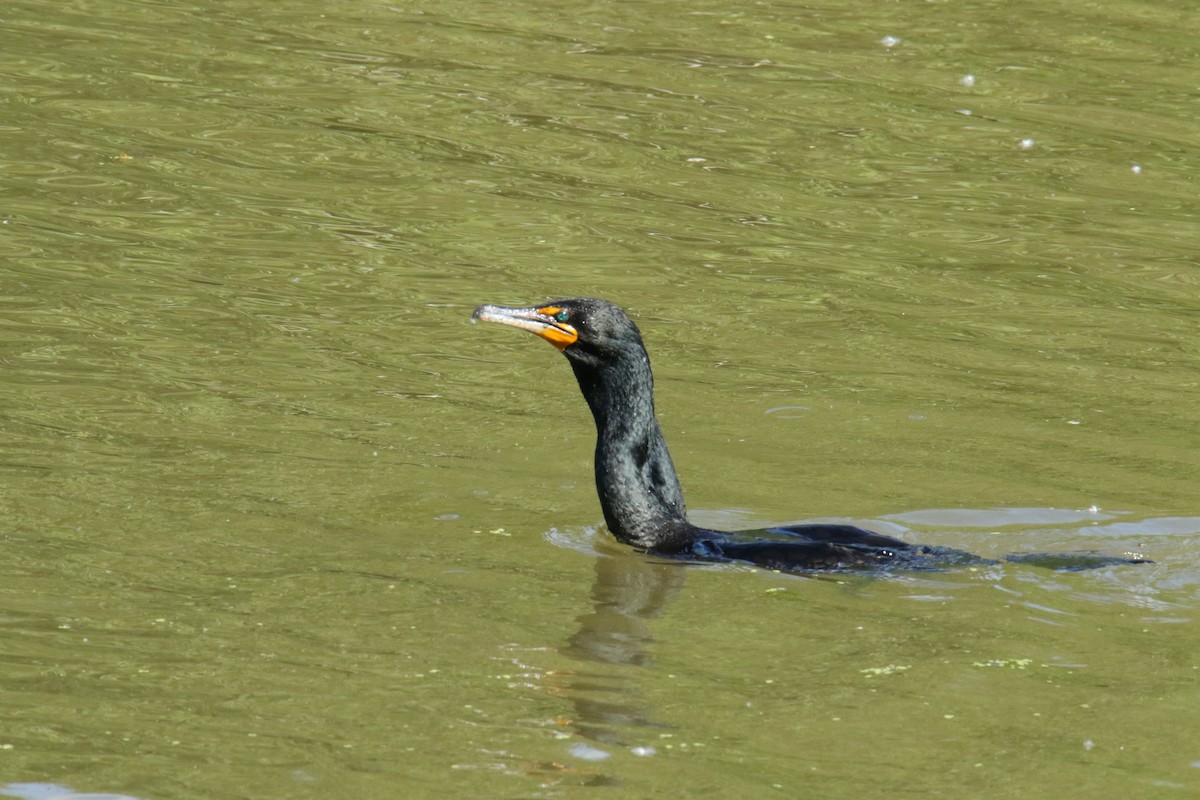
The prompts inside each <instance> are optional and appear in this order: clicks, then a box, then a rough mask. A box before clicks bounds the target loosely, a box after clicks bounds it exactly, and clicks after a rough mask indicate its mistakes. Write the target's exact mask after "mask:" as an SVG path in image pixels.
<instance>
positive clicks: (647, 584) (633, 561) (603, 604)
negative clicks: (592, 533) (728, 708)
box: [563, 553, 687, 747]
mask: <svg viewBox="0 0 1200 800" xmlns="http://www.w3.org/2000/svg"><path fill="white" fill-rule="evenodd" d="M595 565H596V566H595V569H596V581H595V583H594V584H593V586H592V610H591V611H590V612H588V613H586V614H583V615H581V616H580V617H579V619H578V622H579V630H578V631H577V632H576V633H575V634H574V635H573V636H571V638H570V640H569V642H568V645H567V647H566V648H564V650H563V652H564V653H565V654H566V655H568V656H570V657H571V658H574V659H576V660H578V661H580V662H583V663H584V665H585V666H584V667H582V668H580V669H579V670H578V671H577V672H575V673H574V675H573V676H572V678H571V679H570V680H569V681H568V685H567V686H566V687H565V689H566V691H565V692H564V694H565V695H566V696H567V697H568V698H569V699H570V700H571V702H572V703H573V705H574V707H575V714H574V720H573V723H574V726H575V728H576V732H577V733H578V734H579V735H580V736H583V737H585V738H587V739H589V740H592V741H594V742H601V743H604V744H611V745H619V746H622V747H629V746H641V745H643V744H644V742H632V741H629V740H628V736H629V732H630V729H631V728H654V729H659V730H665V729H666V726H665V725H662V724H660V723H657V722H655V721H654V720H653V709H651V708H649V707H648V706H647V704H646V702H645V701H644V699H643V697H642V691H641V688H640V686H639V682H640V681H639V677H640V676H641V674H642V673H640V672H639V671H637V669H631V668H648V667H651V666H652V658H651V655H650V653H649V648H650V646H651V645H652V644H653V643H654V636H653V634H651V632H650V630H649V626H648V625H647V622H648V621H649V620H651V619H655V618H657V617H659V616H661V615H662V613H663V611H664V610H665V609H666V607H667V605H668V604H669V603H670V601H671V599H672V598H673V597H674V596H675V595H676V594H677V593H678V591H679V589H680V587H681V586H683V581H684V576H685V571H686V569H687V567H686V565H684V564H679V563H669V562H668V563H662V562H656V561H653V560H651V559H649V558H647V557H646V556H645V555H642V554H628V555H627V554H625V553H622V554H620V555H611V556H606V555H601V556H600V557H599V558H597V559H596V561H595Z"/></svg>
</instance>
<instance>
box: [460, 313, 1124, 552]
mask: <svg viewBox="0 0 1200 800" xmlns="http://www.w3.org/2000/svg"><path fill="white" fill-rule="evenodd" d="M471 319H472V321H475V320H482V321H483V322H495V323H499V324H501V325H509V326H511V327H514V328H521V329H522V330H526V331H530V332H531V333H535V334H537V335H538V336H540V337H542V338H543V339H545V340H546V341H548V342H550V343H551V344H553V345H554V346H555V347H556V348H558V349H559V350H560V351H562V353H563V355H565V356H566V357H567V360H568V361H569V362H570V363H571V369H573V370H574V371H575V378H576V380H577V381H578V382H579V388H580V390H581V391H582V392H583V397H584V399H585V400H587V404H588V406H589V407H590V408H591V410H592V416H593V417H594V418H595V421H596V464H595V466H596V491H597V493H598V494H599V496H600V507H601V508H602V509H603V510H604V521H605V522H606V523H607V525H608V529H609V530H610V531H612V534H613V535H614V536H615V537H616V538H617V539H619V540H620V541H622V542H624V543H625V544H629V545H632V546H634V547H637V548H640V549H642V550H646V551H649V552H653V553H658V554H662V555H667V556H675V557H681V558H689V559H696V560H701V561H745V562H749V563H752V564H757V565H758V566H761V567H766V568H768V569H777V570H783V571H791V572H796V571H809V570H839V569H850V568H875V569H880V568H900V569H937V568H944V567H948V566H953V565H969V564H988V563H992V562H990V561H988V560H987V559H984V558H980V557H979V556H975V555H972V554H971V553H967V552H964V551H962V550H955V549H952V548H946V547H929V546H925V545H916V544H910V543H908V542H905V541H902V540H900V539H895V538H893V537H891V536H884V535H882V534H878V533H873V532H871V531H868V530H864V529H862V528H858V527H855V526H853V525H788V526H783V527H776V528H765V529H762V530H753V531H737V532H731V531H715V530H709V529H707V528H701V527H698V526H696V525H693V524H691V523H690V522H688V520H687V515H686V513H685V511H684V504H683V490H682V489H681V488H680V486H679V479H678V477H677V476H676V474H675V466H674V464H672V463H671V454H670V453H669V452H667V444H666V442H665V441H664V440H663V435H662V430H661V429H660V428H659V425H658V419H657V417H655V415H654V378H653V376H652V375H651V372H650V357H649V356H648V355H647V354H646V348H645V346H644V345H643V344H642V336H641V333H640V332H639V331H638V328H637V325H635V324H634V322H633V320H631V319H630V318H629V316H628V315H627V314H626V313H625V312H624V311H623V310H621V309H620V308H619V307H617V306H615V305H613V304H612V303H609V302H608V301H606V300H597V299H593V298H576V299H571V300H551V301H547V302H545V303H542V304H541V305H537V306H531V307H529V308H508V307H503V306H493V305H482V306H479V308H477V309H475V313H474V314H473V315H472V317H471ZM1018 558H1019V559H1020V560H1022V561H1023V562H1025V563H1038V559H1039V555H1025V556H1020V557H1018ZM1045 558H1046V559H1047V561H1046V563H1047V565H1048V566H1052V567H1054V568H1057V569H1089V568H1093V567H1099V566H1108V565H1111V564H1118V563H1133V562H1137V561H1140V560H1141V559H1130V558H1120V557H1108V556H1102V555H1099V554H1091V553H1081V554H1046V555H1045Z"/></svg>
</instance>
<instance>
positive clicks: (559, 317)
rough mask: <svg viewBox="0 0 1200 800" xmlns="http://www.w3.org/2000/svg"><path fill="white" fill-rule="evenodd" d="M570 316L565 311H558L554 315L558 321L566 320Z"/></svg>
mask: <svg viewBox="0 0 1200 800" xmlns="http://www.w3.org/2000/svg"><path fill="white" fill-rule="evenodd" d="M570 318H571V315H570V314H569V313H567V312H566V311H559V312H557V313H556V314H555V315H554V319H555V320H556V321H558V322H566V321H567V320H569V319H570Z"/></svg>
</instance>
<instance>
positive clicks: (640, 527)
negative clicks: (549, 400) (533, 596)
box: [571, 348, 691, 551]
mask: <svg viewBox="0 0 1200 800" xmlns="http://www.w3.org/2000/svg"><path fill="white" fill-rule="evenodd" d="M638 351H639V352H632V353H627V354H626V355H624V356H623V357H622V358H620V359H617V360H615V361H605V362H603V363H600V364H595V363H586V362H584V363H581V362H579V361H572V362H571V363H572V367H573V368H574V370H575V377H576V379H577V380H578V381H579V388H580V390H582V392H583V396H584V398H585V399H586V400H587V403H588V406H589V407H590V408H591V409H592V417H593V418H594V419H595V421H596V492H597V494H598V495H599V496H600V506H601V508H603V510H604V521H605V523H607V525H608V529H609V530H610V531H612V533H613V535H614V536H616V537H617V539H619V540H621V541H622V542H625V543H627V544H632V545H634V546H637V547H643V548H646V549H655V550H660V551H663V550H670V549H671V548H672V546H674V545H676V544H677V545H678V546H682V544H683V542H682V541H680V542H676V541H675V540H677V539H679V540H682V539H686V538H687V531H688V529H690V528H691V526H690V525H689V524H688V522H687V516H686V514H685V511H684V504H683V490H682V488H680V486H679V478H678V476H677V475H676V474H675V465H674V464H673V463H672V462H671V454H670V453H669V452H668V451H667V443H666V441H665V440H664V439H663V435H662V429H661V428H660V427H659V424H658V419H657V418H656V417H655V415H654V378H653V376H652V374H651V372H650V359H649V357H648V356H647V355H646V353H645V350H644V349H642V348H638Z"/></svg>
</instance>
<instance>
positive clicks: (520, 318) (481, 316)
mask: <svg viewBox="0 0 1200 800" xmlns="http://www.w3.org/2000/svg"><path fill="white" fill-rule="evenodd" d="M561 310H562V309H561V308H559V307H558V306H534V307H533V308H507V307H505V306H489V305H484V306H480V307H479V308H477V309H475V313H474V314H472V315H471V321H472V322H475V321H479V320H481V321H483V322H498V323H499V324H501V325H509V326H511V327H513V328H520V329H521V330H523V331H529V332H530V333H535V334H537V335H538V336H540V337H542V338H543V339H545V340H546V341H547V342H549V343H550V344H552V345H554V346H555V347H557V348H558V349H559V350H566V349H567V348H568V347H570V346H571V345H573V344H575V342H576V341H578V339H579V331H577V330H575V328H574V327H573V326H571V325H568V324H567V323H565V322H559V321H558V320H556V319H555V318H554V315H555V314H557V313H558V312H559V311H561Z"/></svg>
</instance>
